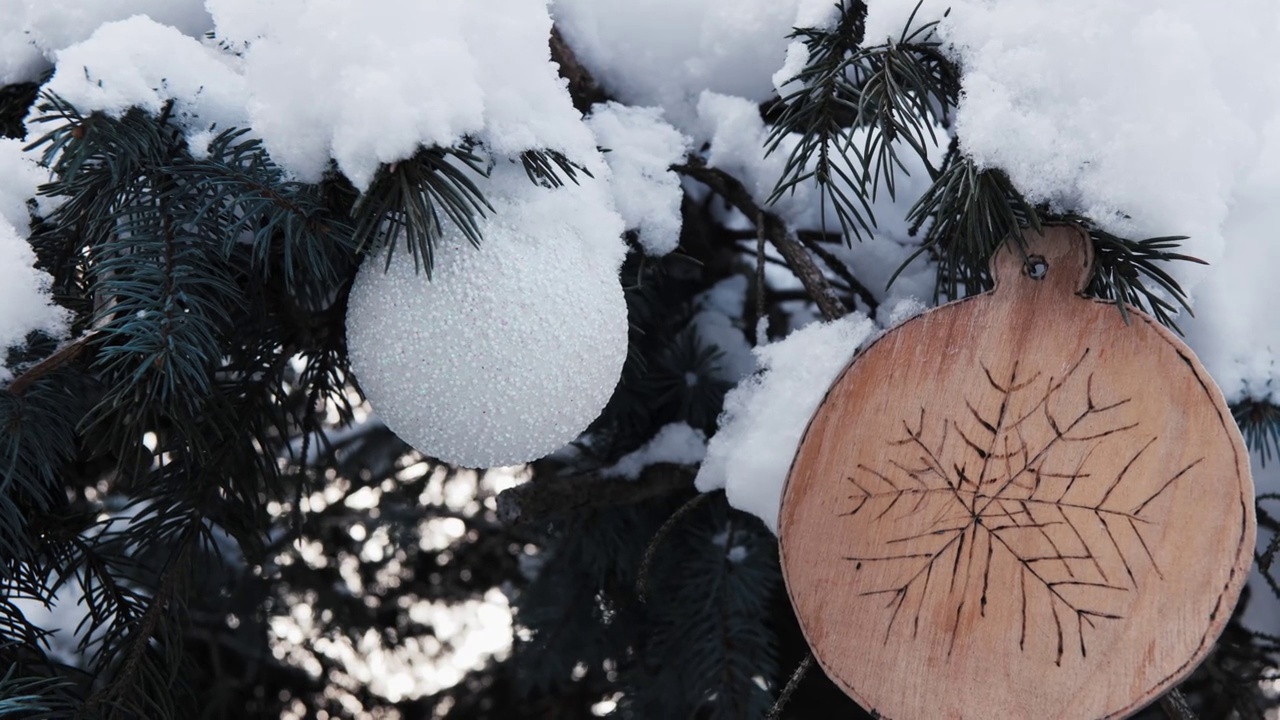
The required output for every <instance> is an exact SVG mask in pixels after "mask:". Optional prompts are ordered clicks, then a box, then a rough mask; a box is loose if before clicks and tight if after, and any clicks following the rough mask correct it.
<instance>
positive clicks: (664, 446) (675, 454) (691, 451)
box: [600, 422, 707, 480]
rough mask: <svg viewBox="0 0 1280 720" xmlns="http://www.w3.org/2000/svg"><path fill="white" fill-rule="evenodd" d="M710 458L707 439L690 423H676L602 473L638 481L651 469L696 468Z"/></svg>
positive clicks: (666, 426) (663, 429)
mask: <svg viewBox="0 0 1280 720" xmlns="http://www.w3.org/2000/svg"><path fill="white" fill-rule="evenodd" d="M706 454H707V436H706V435H705V434H703V432H702V431H701V430H698V429H697V428H693V427H690V426H689V424H688V423H683V422H676V423H671V424H670V425H663V426H662V429H660V430H658V432H657V434H656V435H654V436H653V438H652V439H651V440H649V442H647V443H645V444H644V445H643V446H642V447H641V448H640V449H639V450H636V451H635V452H632V453H628V454H626V455H624V456H622V458H621V459H619V460H618V462H617V464H615V465H613V466H612V467H607V468H605V469H604V470H601V471H600V474H601V475H603V476H604V477H623V478H626V479H628V480H636V479H638V478H639V477H640V473H641V472H643V471H644V469H645V468H647V467H649V466H650V465H657V464H658V463H674V464H677V465H697V464H698V463H700V462H702V458H703V456H704V455H706Z"/></svg>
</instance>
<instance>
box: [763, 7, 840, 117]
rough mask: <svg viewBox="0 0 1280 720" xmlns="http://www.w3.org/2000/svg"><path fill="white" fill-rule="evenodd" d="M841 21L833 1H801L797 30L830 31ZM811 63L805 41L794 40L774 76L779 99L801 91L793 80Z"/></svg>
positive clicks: (774, 85)
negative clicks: (829, 29)
mask: <svg viewBox="0 0 1280 720" xmlns="http://www.w3.org/2000/svg"><path fill="white" fill-rule="evenodd" d="M839 19H840V12H839V5H837V4H836V3H834V2H831V0H800V7H799V8H798V9H797V11H796V22H795V26H796V27H797V28H821V29H828V28H831V27H833V26H834V25H835V24H836V22H837V21H838V20H839ZM808 62H809V48H807V47H806V46H805V44H804V41H803V40H799V39H796V40H792V41H791V42H790V43H789V44H788V45H787V56H786V60H784V61H783V63H782V67H781V68H778V70H777V71H776V72H775V73H774V74H773V77H772V80H773V88H774V90H775V91H776V92H777V93H778V96H779V97H786V96H787V95H788V94H790V93H792V92H794V91H796V90H798V89H800V88H799V86H798V85H796V84H793V83H792V80H793V79H794V78H795V76H796V75H798V74H799V73H800V71H801V70H803V69H804V66H805V64H806V63H808Z"/></svg>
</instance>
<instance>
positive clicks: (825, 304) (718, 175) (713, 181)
mask: <svg viewBox="0 0 1280 720" xmlns="http://www.w3.org/2000/svg"><path fill="white" fill-rule="evenodd" d="M671 169H672V170H673V171H675V172H677V173H680V174H682V175H687V176H688V177H691V178H693V179H695V180H697V181H699V182H701V183H703V184H705V185H706V186H707V187H709V188H711V189H712V190H714V191H715V192H716V193H717V194H718V195H720V196H721V197H723V198H724V199H725V200H726V201H728V202H729V204H730V205H732V206H733V207H735V208H737V209H738V211H739V212H741V213H742V214H743V215H746V216H747V217H748V218H750V219H751V220H752V221H753V222H755V223H756V224H757V226H759V227H762V228H763V229H764V235H765V237H766V238H767V239H768V240H769V242H770V243H771V244H772V245H773V246H774V247H775V248H777V250H778V252H779V253H780V254H781V255H782V257H783V259H784V260H786V262H787V265H789V266H790V267H791V271H792V272H793V273H795V275H796V277H797V278H799V280H800V283H801V284H802V285H804V288H805V290H806V291H808V293H809V297H810V298H812V299H813V302H814V303H815V304H816V305H817V306H818V311H819V312H821V313H822V316H823V317H824V318H826V319H827V320H835V319H838V318H841V317H844V316H845V315H846V314H847V313H848V312H849V309H848V308H847V307H845V306H844V303H843V302H841V300H840V298H839V297H838V296H837V295H836V292H835V290H834V289H832V287H831V284H830V283H829V282H828V281H827V278H826V276H825V275H823V274H822V271H821V270H819V269H818V266H817V265H816V264H815V263H814V262H813V258H812V257H810V256H809V254H808V252H807V251H806V250H805V249H804V247H803V246H802V245H801V244H800V242H799V241H798V240H796V239H795V237H794V236H792V234H791V232H790V231H789V230H788V229H787V226H786V224H785V223H784V222H783V221H782V218H780V217H778V216H777V215H775V214H773V213H770V212H766V211H764V210H762V209H760V206H759V205H757V204H756V201H755V199H754V198H752V197H751V193H750V192H749V191H748V190H747V189H746V187H744V186H743V184H742V183H741V182H740V181H739V180H738V179H737V178H735V177H733V176H732V175H730V174H728V173H726V172H725V171H723V170H720V169H718V168H712V167H707V166H706V165H705V164H703V163H702V162H701V161H699V160H697V159H691V160H690V161H689V162H688V163H686V164H684V165H673V166H671Z"/></svg>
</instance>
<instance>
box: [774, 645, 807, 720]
mask: <svg viewBox="0 0 1280 720" xmlns="http://www.w3.org/2000/svg"><path fill="white" fill-rule="evenodd" d="M811 667H813V653H805V655H804V659H803V660H801V661H800V664H799V665H798V666H796V671H795V672H793V673H791V679H790V680H788V681H787V685H786V687H784V688H782V692H781V693H778V700H777V701H776V702H774V703H773V707H771V708H769V714H768V715H766V716H765V720H779V718H781V717H782V709H783V708H785V707H786V706H787V701H788V700H790V699H791V696H792V695H793V694H794V693H795V691H796V688H798V687H800V682H801V681H802V680H804V676H805V675H807V674H808V673H809V668H811Z"/></svg>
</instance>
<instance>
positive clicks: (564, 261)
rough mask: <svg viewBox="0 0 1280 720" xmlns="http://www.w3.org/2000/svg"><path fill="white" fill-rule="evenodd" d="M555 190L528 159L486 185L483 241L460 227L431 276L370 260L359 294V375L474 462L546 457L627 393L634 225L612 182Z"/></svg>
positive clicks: (413, 425) (399, 417)
mask: <svg viewBox="0 0 1280 720" xmlns="http://www.w3.org/2000/svg"><path fill="white" fill-rule="evenodd" d="M580 182H581V184H580V185H573V184H569V185H566V186H565V187H562V188H558V189H551V188H544V187H540V186H537V185H534V184H533V183H530V182H529V181H528V178H527V177H525V174H524V170H523V169H522V168H521V167H520V165H519V164H518V163H503V164H500V165H499V166H498V167H497V168H495V172H494V177H493V178H492V179H491V180H488V181H484V182H482V183H481V187H482V189H483V191H484V192H485V194H486V196H487V197H489V199H490V201H491V202H492V203H493V205H494V212H493V213H491V214H490V215H489V216H488V217H486V218H485V219H483V220H482V221H481V222H480V229H481V232H482V233H483V237H484V241H483V243H482V244H481V246H480V248H479V249H476V248H474V247H472V246H471V245H470V244H469V243H468V242H467V241H466V239H465V238H464V237H463V236H462V233H461V231H459V230H457V229H456V228H454V227H453V226H452V225H450V226H448V230H447V231H446V235H445V237H443V238H441V240H440V241H438V242H437V245H436V259H435V269H434V271H433V274H432V276H431V279H430V281H428V279H427V278H426V277H425V275H421V274H415V268H414V262H413V259H412V257H411V255H410V254H409V253H408V252H407V251H406V250H405V249H404V248H403V247H400V248H398V252H396V253H395V254H394V259H393V260H392V262H391V267H390V270H389V271H388V272H385V273H384V272H383V268H384V267H385V256H383V255H381V254H379V255H375V256H372V257H370V258H368V259H366V260H365V263H364V265H363V266H362V267H361V269H360V272H359V275H358V276H357V278H356V282H355V285H354V287H353V288H352V291H351V299H350V308H349V311H348V315H347V337H348V345H349V350H350V357H351V364H352V369H353V370H354V372H355V375H356V379H357V380H358V381H359V383H360V386H361V388H362V389H363V390H364V392H365V395H366V396H367V397H368V399H369V402H370V404H372V405H373V408H374V410H375V411H376V412H377V413H378V415H379V417H380V418H381V419H382V420H383V421H384V422H386V424H387V426H388V427H389V428H390V429H391V430H392V431H394V432H395V433H396V434H397V435H399V436H400V437H401V438H403V439H404V440H405V441H406V442H408V443H409V444H410V445H413V446H414V447H416V448H417V449H418V450H420V451H421V452H423V453H424V454H426V455H429V456H432V457H436V458H439V459H441V460H444V461H447V462H450V463H454V464H458V465H463V466H468V467H493V466H498V465H512V464H516V463H521V462H525V461H528V460H533V459H535V458H538V457H541V456H543V455H546V454H547V453H550V452H552V451H554V450H556V449H557V448H559V447H560V446H562V445H564V444H565V443H567V442H569V441H570V440H572V439H573V438H574V437H575V436H576V435H577V434H578V433H580V432H582V430H583V429H585V428H586V426H587V425H588V424H589V423H590V422H591V421H592V420H594V419H595V418H596V416H597V415H598V414H599V412H600V410H601V409H602V408H603V407H604V405H605V403H606V402H607V401H608V399H609V397H610V396H611V395H612V394H613V390H614V387H615V385H616V384H617V382H618V378H619V374H620V372H621V369H622V363H623V360H624V359H625V357H626V352H627V310H626V303H625V302H624V300H623V295H622V287H621V285H620V283H619V281H618V266H619V265H620V263H621V261H622V257H623V254H624V253H625V246H624V245H623V243H622V240H621V238H620V235H621V233H622V220H621V218H620V217H618V215H617V214H616V213H615V212H613V211H612V210H611V209H610V207H609V204H608V197H607V195H606V192H607V190H606V189H605V188H604V187H603V184H602V182H601V181H595V180H592V179H590V178H586V177H582V178H580Z"/></svg>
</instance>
